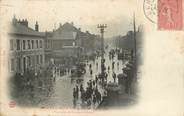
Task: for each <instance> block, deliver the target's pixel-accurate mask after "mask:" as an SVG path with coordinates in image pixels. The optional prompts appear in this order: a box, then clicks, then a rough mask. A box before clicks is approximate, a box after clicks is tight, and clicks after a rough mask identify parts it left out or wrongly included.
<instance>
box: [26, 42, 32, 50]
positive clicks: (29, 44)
mask: <svg viewBox="0 0 184 116" xmlns="http://www.w3.org/2000/svg"><path fill="white" fill-rule="evenodd" d="M27 45H28V49H31V43H30V40H27Z"/></svg>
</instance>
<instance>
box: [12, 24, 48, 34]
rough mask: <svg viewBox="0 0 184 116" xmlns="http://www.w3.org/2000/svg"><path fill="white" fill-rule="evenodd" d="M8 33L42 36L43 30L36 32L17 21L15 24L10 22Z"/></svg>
mask: <svg viewBox="0 0 184 116" xmlns="http://www.w3.org/2000/svg"><path fill="white" fill-rule="evenodd" d="M9 33H10V34H18V35H28V36H39V37H44V36H45V32H38V31H35V30H33V29H32V28H30V27H26V26H25V25H22V24H20V23H18V22H16V23H15V24H11V29H10V32H9Z"/></svg>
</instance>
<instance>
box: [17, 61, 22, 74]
mask: <svg viewBox="0 0 184 116" xmlns="http://www.w3.org/2000/svg"><path fill="white" fill-rule="evenodd" d="M17 68H18V70H19V71H20V70H21V59H20V58H18V60H17Z"/></svg>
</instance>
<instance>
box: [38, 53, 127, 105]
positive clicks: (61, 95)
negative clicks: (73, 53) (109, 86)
mask: <svg viewBox="0 0 184 116" xmlns="http://www.w3.org/2000/svg"><path fill="white" fill-rule="evenodd" d="M105 59H106V62H105V66H106V67H108V66H109V67H110V70H109V72H108V71H107V72H108V73H107V74H108V77H107V81H108V82H110V81H111V82H113V81H114V80H113V78H112V73H113V72H115V73H116V75H117V74H119V73H122V67H123V65H124V64H123V62H122V61H119V60H117V57H116V56H115V58H114V60H113V61H114V62H115V66H114V69H113V70H112V62H113V61H112V60H109V57H108V56H107V55H105ZM100 60H101V59H100V58H98V59H96V60H95V61H94V62H93V61H89V62H88V63H87V64H86V67H85V68H86V73H85V74H84V75H83V76H81V77H71V75H70V74H67V75H64V76H61V77H60V76H57V77H56V82H55V85H54V91H53V93H52V95H51V97H50V98H49V99H47V100H45V101H42V102H40V104H39V107H50V108H53V107H54V108H61V107H62V108H72V107H73V88H74V87H75V86H76V85H78V86H79V85H80V84H83V87H84V88H86V87H87V82H89V80H95V75H97V74H99V73H100V71H101V66H100ZM118 63H119V65H118ZM90 64H91V65H92V68H91V69H92V70H93V74H92V75H91V74H90V70H89V65H90ZM78 79H81V80H82V81H80V82H78V81H77V80H78ZM117 81H118V80H117V79H116V82H117ZM98 89H99V91H100V93H101V94H102V96H103V89H102V88H101V87H100V86H99V87H98ZM80 104H81V101H80V100H79V101H78V102H77V107H79V108H80Z"/></svg>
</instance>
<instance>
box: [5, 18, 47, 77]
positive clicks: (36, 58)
mask: <svg viewBox="0 0 184 116" xmlns="http://www.w3.org/2000/svg"><path fill="white" fill-rule="evenodd" d="M8 35H9V48H10V52H9V71H10V72H11V74H14V73H16V72H17V73H21V74H23V73H25V72H26V70H34V71H35V72H36V71H37V70H38V69H39V68H40V67H41V66H44V63H45V53H44V39H45V33H42V32H39V25H38V23H37V22H36V24H35V30H34V29H32V28H30V27H29V26H28V21H27V20H26V19H23V20H18V19H16V18H15V17H14V18H13V20H12V23H11V28H10V32H9V33H8Z"/></svg>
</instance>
